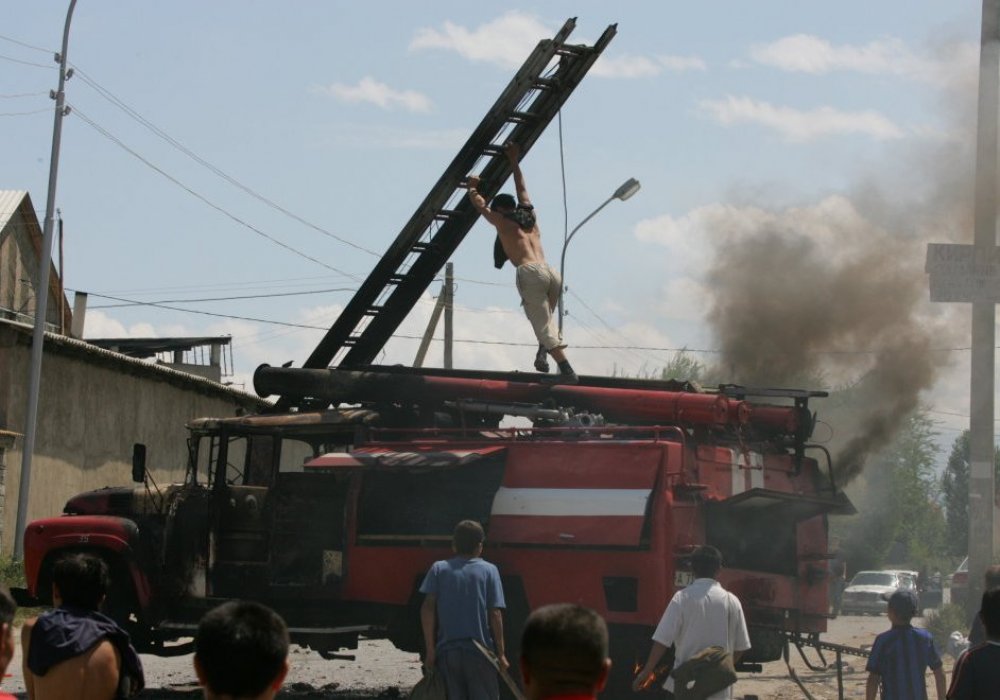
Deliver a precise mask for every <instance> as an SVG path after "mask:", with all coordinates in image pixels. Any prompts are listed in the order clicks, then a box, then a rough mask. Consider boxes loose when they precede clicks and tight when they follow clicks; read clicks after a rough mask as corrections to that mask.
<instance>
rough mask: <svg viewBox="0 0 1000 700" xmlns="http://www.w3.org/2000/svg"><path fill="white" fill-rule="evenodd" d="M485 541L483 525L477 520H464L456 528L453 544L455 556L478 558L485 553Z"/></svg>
mask: <svg viewBox="0 0 1000 700" xmlns="http://www.w3.org/2000/svg"><path fill="white" fill-rule="evenodd" d="M485 540H486V533H485V532H483V526H482V525H480V524H479V523H477V522H476V521H475V520H463V521H462V522H460V523H459V524H458V525H456V526H455V533H454V534H453V535H452V540H451V543H452V547H453V548H454V549H455V554H458V555H459V556H462V557H478V556H479V555H480V554H481V553H482V551H483V542H484V541H485Z"/></svg>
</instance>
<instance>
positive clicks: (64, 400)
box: [0, 323, 260, 554]
mask: <svg viewBox="0 0 1000 700" xmlns="http://www.w3.org/2000/svg"><path fill="white" fill-rule="evenodd" d="M30 342H31V338H30V329H27V328H15V327H14V326H13V324H3V323H0V430H9V431H14V432H18V433H24V432H25V421H24V414H25V410H26V406H27V386H28V367H29V362H30ZM259 406H260V404H259V402H258V401H256V400H255V399H254V398H253V397H251V396H248V395H246V394H242V393H241V392H236V391H232V390H229V389H226V388H224V387H217V386H215V385H212V384H211V383H209V382H206V381H204V380H200V379H193V378H187V377H185V376H184V375H182V374H179V373H176V372H170V371H169V370H164V369H161V368H157V367H155V366H153V365H149V364H147V363H142V362H138V361H136V360H131V359H128V358H123V357H122V356H119V355H117V353H111V352H108V351H103V350H95V349H92V348H88V347H86V346H85V345H84V344H83V343H81V342H79V341H70V340H68V339H61V338H57V337H54V336H46V343H45V353H44V360H43V363H42V382H41V395H40V397H39V410H38V428H37V437H36V445H35V455H34V459H33V461H32V476H31V482H30V487H31V488H30V499H29V501H30V505H29V509H28V522H30V521H31V520H33V519H36V518H42V517H50V516H54V515H58V514H59V513H61V512H62V508H63V505H64V504H65V502H66V500H67V499H68V498H69V497H71V496H73V495H74V494H76V493H79V492H81V491H86V490H89V489H95V488H100V487H102V486H121V485H129V484H131V480H130V475H131V458H132V445H133V443H136V442H141V443H145V445H146V447H147V459H146V463H147V466H148V467H149V468H150V471H151V473H152V475H153V478H154V479H155V480H156V482H157V483H158V484H160V485H161V486H162V485H163V484H165V483H170V482H171V481H177V480H180V479H182V478H183V476H184V468H185V465H186V461H187V445H186V442H185V441H186V437H187V431H186V430H185V428H184V425H185V423H186V422H187V421H188V420H190V419H192V418H197V417H203V416H232V415H235V414H236V412H237V409H238V408H242V409H243V410H249V411H254V410H257V409H258V408H259ZM23 446H24V441H23V439H18V440H17V441H16V442H15V444H14V446H13V447H12V448H10V449H8V450H7V453H6V458H5V461H6V464H7V474H6V477H7V478H6V483H5V486H6V504H5V507H4V508H3V516H2V519H0V523H2V527H3V532H2V533H0V551H2V552H3V553H5V554H10V552H11V551H12V548H13V536H12V533H13V532H14V528H15V523H16V516H17V497H18V492H19V489H20V471H21V460H22V453H21V450H22V449H23Z"/></svg>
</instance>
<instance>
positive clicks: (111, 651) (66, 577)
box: [21, 553, 143, 700]
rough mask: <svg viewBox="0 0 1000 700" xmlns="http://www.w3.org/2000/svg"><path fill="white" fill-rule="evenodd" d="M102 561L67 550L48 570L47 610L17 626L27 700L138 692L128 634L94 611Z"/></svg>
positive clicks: (100, 598)
mask: <svg viewBox="0 0 1000 700" xmlns="http://www.w3.org/2000/svg"><path fill="white" fill-rule="evenodd" d="M107 589H108V565H107V564H106V563H105V562H104V560H103V559H101V558H100V557H96V556H94V555H92V554H82V553H78V554H71V555H68V556H65V557H63V558H62V559H60V560H59V561H57V562H56V564H55V566H54V567H53V569H52V602H53V604H54V605H55V606H56V607H55V608H54V609H53V610H50V611H49V612H46V613H43V614H41V615H39V616H38V617H37V618H32V619H30V620H28V621H27V622H25V623H24V627H22V628H21V647H22V661H23V665H24V685H25V687H26V688H27V691H28V699H29V700H49V698H53V699H58V700H112V698H116V697H128V696H130V695H134V694H135V693H138V692H139V691H140V690H142V687H143V674H142V664H141V662H140V661H139V656H138V655H137V654H136V652H135V649H134V648H133V647H132V645H131V644H130V643H129V637H128V634H127V633H126V632H125V631H124V630H122V629H121V628H120V627H118V625H117V624H116V623H115V621H114V620H112V619H111V618H110V617H106V616H104V615H102V614H101V613H100V612H98V609H99V608H100V606H101V604H102V603H103V602H104V597H105V594H106V592H107Z"/></svg>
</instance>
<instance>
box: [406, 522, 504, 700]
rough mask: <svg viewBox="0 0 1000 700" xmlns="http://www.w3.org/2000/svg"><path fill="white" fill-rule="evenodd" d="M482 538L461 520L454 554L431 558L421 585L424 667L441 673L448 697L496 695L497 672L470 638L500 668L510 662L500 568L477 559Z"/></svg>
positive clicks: (480, 699)
mask: <svg viewBox="0 0 1000 700" xmlns="http://www.w3.org/2000/svg"><path fill="white" fill-rule="evenodd" d="M485 539H486V536H485V533H484V532H483V528H482V526H481V525H480V524H479V523H477V522H476V521H474V520H463V521H462V522H460V523H459V524H458V525H456V526H455V533H454V535H453V537H452V549H453V550H454V552H455V556H454V557H452V558H451V559H444V560H442V561H436V562H434V564H433V565H432V566H431V569H430V571H428V572H427V576H426V577H424V582H423V583H422V584H420V592H421V593H423V594H424V596H425V597H424V603H423V605H422V606H421V607H420V624H421V627H422V628H423V631H424V648H425V649H426V650H427V654H426V656H425V657H424V666H425V667H427V668H428V669H431V668H436V669H437V670H438V671H440V672H441V674H442V675H443V676H444V680H445V685H446V686H447V690H448V700H497V698H499V697H500V684H499V681H498V678H497V671H496V669H495V668H494V667H493V665H492V664H491V663H490V662H489V661H488V660H487V659H486V658H485V657H484V656H483V655H482V653H481V652H480V651H479V650H478V649H477V648H476V646H475V644H474V642H473V640H476V641H478V642H480V643H481V644H483V645H484V646H486V647H487V648H490V649H493V650H494V651H495V653H496V655H497V660H498V662H499V664H500V666H501V667H502V668H504V669H506V668H508V667H509V666H510V664H508V663H507V656H506V650H505V647H504V641H503V614H502V612H501V611H502V610H503V608H504V607H506V605H505V604H504V599H503V587H502V586H501V585H500V572H499V571H498V570H497V567H495V566H494V565H493V564H491V563H489V562H488V561H484V560H483V559H480V555H481V554H482V553H483V541H484V540H485ZM435 627H436V632H437V634H435Z"/></svg>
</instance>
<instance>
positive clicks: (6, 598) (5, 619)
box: [0, 586, 17, 626]
mask: <svg viewBox="0 0 1000 700" xmlns="http://www.w3.org/2000/svg"><path fill="white" fill-rule="evenodd" d="M16 612H17V603H15V602H14V599H13V598H12V597H11V595H10V590H9V589H8V588H7V586H0V625H8V626H10V625H11V624H13V622H14V613H16Z"/></svg>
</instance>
